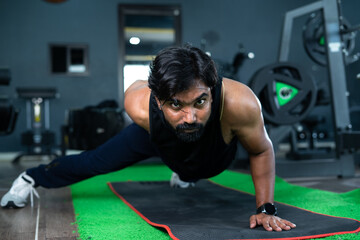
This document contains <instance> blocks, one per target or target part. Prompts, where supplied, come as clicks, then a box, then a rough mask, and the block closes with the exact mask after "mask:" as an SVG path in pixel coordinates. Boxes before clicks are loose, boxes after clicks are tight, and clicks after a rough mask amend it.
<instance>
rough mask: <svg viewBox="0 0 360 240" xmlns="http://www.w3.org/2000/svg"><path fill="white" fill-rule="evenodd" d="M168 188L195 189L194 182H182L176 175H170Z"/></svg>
mask: <svg viewBox="0 0 360 240" xmlns="http://www.w3.org/2000/svg"><path fill="white" fill-rule="evenodd" d="M170 187H173V188H188V187H195V183H194V182H184V181H182V180H181V179H180V177H179V175H178V174H177V173H174V172H173V174H172V175H171V179H170Z"/></svg>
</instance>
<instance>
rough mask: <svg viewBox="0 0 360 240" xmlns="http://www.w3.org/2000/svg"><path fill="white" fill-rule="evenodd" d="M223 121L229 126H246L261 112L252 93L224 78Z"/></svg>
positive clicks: (242, 85) (245, 87) (244, 86)
mask: <svg viewBox="0 0 360 240" xmlns="http://www.w3.org/2000/svg"><path fill="white" fill-rule="evenodd" d="M223 81H224V86H225V96H224V115H223V116H224V118H225V119H224V120H225V121H227V122H229V124H236V125H237V124H242V123H243V124H246V123H248V122H249V121H253V120H254V118H257V117H258V116H259V112H261V105H260V102H259V100H258V99H257V97H256V95H255V94H254V93H253V91H252V90H251V89H250V88H249V87H248V86H247V85H245V84H243V83H240V82H237V81H234V80H231V79H227V78H224V79H223Z"/></svg>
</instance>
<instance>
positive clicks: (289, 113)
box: [251, 63, 317, 125]
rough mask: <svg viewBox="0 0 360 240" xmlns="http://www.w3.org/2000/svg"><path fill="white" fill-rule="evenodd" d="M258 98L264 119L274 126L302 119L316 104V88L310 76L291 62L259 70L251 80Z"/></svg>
mask: <svg viewBox="0 0 360 240" xmlns="http://www.w3.org/2000/svg"><path fill="white" fill-rule="evenodd" d="M251 88H252V89H253V91H254V93H255V94H256V95H257V96H258V97H259V99H260V102H261V103H262V107H263V115H264V118H265V119H266V120H267V121H269V122H271V123H273V124H276V125H287V124H294V123H296V122H299V121H301V120H303V119H304V118H305V117H306V116H307V115H308V113H309V112H310V111H311V110H312V108H313V107H314V105H315V102H316V96H317V88H316V85H315V82H314V81H313V79H312V78H311V76H310V75H309V74H307V72H306V71H304V69H302V68H301V67H300V66H297V65H295V64H291V63H275V64H271V65H268V66H266V67H264V68H261V69H260V70H259V71H258V72H257V73H255V75H254V77H253V78H252V80H251Z"/></svg>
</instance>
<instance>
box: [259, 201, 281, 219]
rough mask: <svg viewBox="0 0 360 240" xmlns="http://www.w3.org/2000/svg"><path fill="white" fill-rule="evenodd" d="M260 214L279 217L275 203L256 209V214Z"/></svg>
mask: <svg viewBox="0 0 360 240" xmlns="http://www.w3.org/2000/svg"><path fill="white" fill-rule="evenodd" d="M259 213H265V214H267V215H273V216H277V208H276V207H275V205H274V204H273V203H265V204H263V205H261V206H260V207H258V208H257V209H256V214H259Z"/></svg>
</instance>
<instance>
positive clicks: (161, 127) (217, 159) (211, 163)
mask: <svg viewBox="0 0 360 240" xmlns="http://www.w3.org/2000/svg"><path fill="white" fill-rule="evenodd" d="M221 86H222V79H221V78H220V80H219V81H218V83H217V85H216V86H215V87H214V89H213V90H212V92H211V93H212V97H213V101H212V104H211V114H210V117H209V120H208V122H207V123H206V125H205V131H204V133H203V135H202V136H201V138H200V139H199V140H198V141H196V142H192V143H185V142H183V141H181V140H180V139H178V138H177V137H176V135H175V131H174V130H173V129H172V127H171V126H170V124H169V123H168V122H167V121H165V119H164V115H163V112H162V111H161V110H160V109H159V108H158V105H157V103H156V100H155V97H154V95H153V94H152V93H151V96H150V109H149V117H150V139H151V141H152V142H153V143H154V144H155V145H156V146H157V149H158V151H159V154H160V157H161V158H162V161H163V162H164V163H165V164H166V165H167V166H168V167H169V168H170V169H171V170H173V171H174V172H176V173H177V174H179V176H180V178H181V179H182V180H183V181H196V180H198V179H201V178H210V177H213V176H215V175H218V174H219V173H221V172H222V171H224V170H225V169H226V168H227V167H228V166H229V165H230V163H231V161H232V160H233V159H234V157H235V153H236V142H237V141H236V138H233V139H232V141H231V142H230V144H226V143H225V142H224V138H223V136H222V132H221V126H220V107H221Z"/></svg>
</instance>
